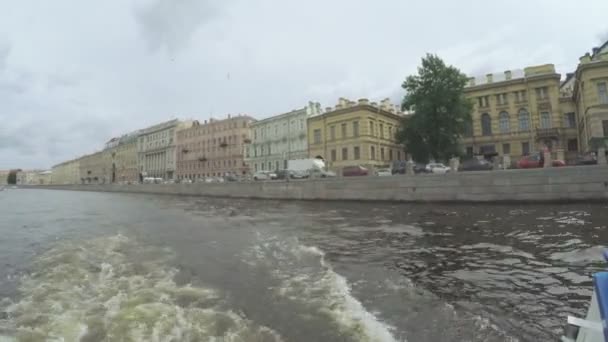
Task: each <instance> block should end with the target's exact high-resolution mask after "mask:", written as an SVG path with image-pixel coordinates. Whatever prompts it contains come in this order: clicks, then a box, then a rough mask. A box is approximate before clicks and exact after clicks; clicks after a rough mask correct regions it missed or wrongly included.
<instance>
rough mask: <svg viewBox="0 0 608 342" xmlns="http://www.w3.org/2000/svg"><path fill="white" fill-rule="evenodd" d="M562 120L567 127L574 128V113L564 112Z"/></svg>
mask: <svg viewBox="0 0 608 342" xmlns="http://www.w3.org/2000/svg"><path fill="white" fill-rule="evenodd" d="M564 121H565V125H566V127H567V128H576V115H575V114H574V113H566V114H565V115H564Z"/></svg>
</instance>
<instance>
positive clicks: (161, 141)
mask: <svg viewBox="0 0 608 342" xmlns="http://www.w3.org/2000/svg"><path fill="white" fill-rule="evenodd" d="M191 125H192V121H180V120H177V119H174V120H170V121H167V122H163V123H160V124H158V125H154V126H151V127H148V128H145V129H143V130H141V131H140V134H139V137H138V142H137V153H138V162H137V163H138V166H139V172H140V173H141V176H142V177H159V178H163V179H174V177H175V171H176V166H177V164H176V158H177V147H176V140H177V132H178V131H179V130H181V129H184V128H187V127H189V126H191Z"/></svg>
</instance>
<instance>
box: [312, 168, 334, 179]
mask: <svg viewBox="0 0 608 342" xmlns="http://www.w3.org/2000/svg"><path fill="white" fill-rule="evenodd" d="M311 174H312V176H313V177H316V178H329V177H336V173H335V172H333V171H329V170H312V173H311Z"/></svg>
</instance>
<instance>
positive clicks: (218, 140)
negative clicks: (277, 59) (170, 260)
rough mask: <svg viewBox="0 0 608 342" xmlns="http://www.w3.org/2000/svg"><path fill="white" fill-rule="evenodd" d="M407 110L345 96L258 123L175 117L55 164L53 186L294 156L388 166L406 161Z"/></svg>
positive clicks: (175, 175)
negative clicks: (400, 134)
mask: <svg viewBox="0 0 608 342" xmlns="http://www.w3.org/2000/svg"><path fill="white" fill-rule="evenodd" d="M403 115H404V113H402V112H401V111H400V110H399V109H398V107H397V106H395V105H393V104H391V103H390V101H389V100H388V99H385V100H383V101H382V102H381V103H379V104H378V103H376V102H370V101H368V100H367V99H360V100H359V101H358V102H354V101H350V100H347V99H345V98H341V99H340V100H339V102H338V104H337V105H336V106H335V107H328V108H325V110H323V109H322V108H321V105H320V104H319V103H314V102H310V103H309V104H308V105H307V106H305V107H303V108H300V109H296V110H293V111H290V112H287V113H283V114H280V115H276V116H273V117H269V118H266V119H263V120H256V119H254V118H252V117H251V116H248V115H236V116H232V115H228V117H227V118H225V119H221V120H218V119H209V120H204V121H202V122H201V121H198V120H177V119H174V120H170V121H167V122H163V123H160V124H158V125H154V126H151V127H147V128H144V129H141V130H138V131H135V132H132V133H129V134H126V135H124V136H121V137H116V138H112V139H110V140H109V141H108V142H107V143H106V144H105V146H104V148H103V149H102V150H101V151H99V152H95V153H92V154H89V155H85V156H82V157H79V158H76V159H74V160H69V161H66V162H63V163H60V164H58V165H55V166H53V170H52V173H53V177H52V178H53V179H52V183H53V184H79V183H85V184H88V183H115V182H138V181H141V180H142V179H143V178H145V177H155V178H163V179H165V180H169V179H174V180H183V179H190V180H196V179H200V178H204V177H221V176H225V175H228V174H232V175H239V176H245V175H249V174H251V173H253V172H256V171H273V170H278V169H284V168H287V162H288V160H291V159H302V158H309V157H310V158H312V157H318V158H323V159H325V160H326V161H327V164H328V166H329V167H330V168H331V169H335V170H339V168H341V167H344V166H347V165H352V164H360V165H366V166H372V167H374V166H386V165H389V164H390V162H391V161H392V160H397V159H401V158H403V157H404V156H405V154H403V156H402V150H403V149H402V148H400V147H399V145H398V144H397V142H396V141H395V134H394V133H395V132H396V130H397V127H398V125H399V122H400V120H401V118H402V117H403Z"/></svg>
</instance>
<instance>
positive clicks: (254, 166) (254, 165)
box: [253, 163, 258, 171]
mask: <svg viewBox="0 0 608 342" xmlns="http://www.w3.org/2000/svg"><path fill="white" fill-rule="evenodd" d="M253 169H254V170H255V171H257V170H258V164H257V163H255V164H253Z"/></svg>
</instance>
